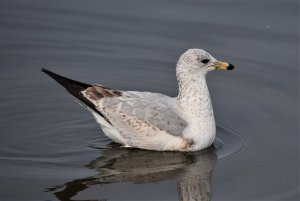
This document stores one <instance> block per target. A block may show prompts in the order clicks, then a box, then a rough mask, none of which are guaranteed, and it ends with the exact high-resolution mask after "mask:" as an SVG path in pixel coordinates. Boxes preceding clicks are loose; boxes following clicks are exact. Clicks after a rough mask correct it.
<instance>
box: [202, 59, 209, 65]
mask: <svg viewBox="0 0 300 201" xmlns="http://www.w3.org/2000/svg"><path fill="white" fill-rule="evenodd" d="M201 62H202V63H203V64H207V63H208V62H209V59H202V60H201Z"/></svg>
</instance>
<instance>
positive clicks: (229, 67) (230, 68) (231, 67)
mask: <svg viewBox="0 0 300 201" xmlns="http://www.w3.org/2000/svg"><path fill="white" fill-rule="evenodd" d="M227 70H235V67H234V65H232V64H229V65H228V66H227Z"/></svg>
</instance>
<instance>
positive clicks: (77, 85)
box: [41, 68, 106, 119]
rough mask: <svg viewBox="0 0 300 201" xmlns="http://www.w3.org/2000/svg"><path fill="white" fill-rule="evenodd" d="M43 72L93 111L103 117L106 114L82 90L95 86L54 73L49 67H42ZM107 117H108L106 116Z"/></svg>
mask: <svg viewBox="0 0 300 201" xmlns="http://www.w3.org/2000/svg"><path fill="white" fill-rule="evenodd" d="M41 71H42V72H44V73H46V74H47V75H49V76H50V77H51V78H53V79H54V80H55V81H57V82H58V83H59V84H60V85H62V86H63V87H64V88H65V89H66V90H67V91H68V92H69V93H70V94H72V95H73V96H75V97H76V98H78V99H79V100H80V101H81V102H83V103H84V104H85V105H86V106H87V107H89V108H91V109H92V110H93V111H95V112H96V113H97V114H99V115H100V116H102V117H103V118H105V117H104V115H103V114H102V113H100V112H99V111H98V110H97V109H96V107H95V105H94V104H93V103H92V102H91V101H90V100H89V99H88V98H87V97H85V96H84V95H83V94H82V93H81V92H82V91H84V90H86V89H87V88H89V87H93V85H91V84H86V83H82V82H78V81H75V80H71V79H69V78H66V77H63V76H61V75H58V74H56V73H53V72H51V71H49V70H47V69H44V68H42V69H41ZM105 119H106V118H105Z"/></svg>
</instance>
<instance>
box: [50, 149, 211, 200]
mask: <svg viewBox="0 0 300 201" xmlns="http://www.w3.org/2000/svg"><path fill="white" fill-rule="evenodd" d="M216 158H217V156H216V153H215V148H214V147H210V148H208V149H205V150H202V151H198V152H187V153H185V152H158V151H148V150H140V149H129V148H121V147H114V148H108V149H105V150H103V152H102V153H101V156H100V157H99V158H97V159H96V160H93V161H91V162H90V163H89V164H88V165H87V167H88V168H90V169H93V170H96V171H97V172H98V173H97V174H96V175H94V176H91V177H87V178H83V179H76V180H73V181H71V182H67V183H66V184H64V185H62V186H56V187H54V188H49V189H48V191H51V192H54V195H55V196H56V197H57V198H58V199H59V200H64V201H69V200H73V199H72V197H73V196H75V195H77V194H78V193H79V192H81V191H84V190H86V189H88V188H90V187H92V186H95V185H105V184H111V183H117V182H132V183H151V182H159V181H164V180H174V181H176V183H177V191H178V196H179V200H181V201H191V200H193V201H200V200H201V201H207V200H211V195H212V188H211V178H212V173H213V169H214V164H215V162H216ZM62 188H63V190H61V191H58V190H59V189H62ZM99 200H101V201H103V200H106V199H104V198H101V199H99Z"/></svg>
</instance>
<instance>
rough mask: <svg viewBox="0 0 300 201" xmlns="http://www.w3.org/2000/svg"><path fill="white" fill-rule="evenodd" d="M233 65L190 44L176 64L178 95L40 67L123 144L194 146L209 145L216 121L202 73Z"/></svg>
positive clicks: (161, 147) (170, 148) (165, 147)
mask: <svg viewBox="0 0 300 201" xmlns="http://www.w3.org/2000/svg"><path fill="white" fill-rule="evenodd" d="M214 69H224V70H233V69H234V66H233V65H231V64H229V63H226V62H221V61H218V60H216V59H215V58H214V57H212V56H211V55H210V54H209V53H207V52H206V51H204V50H202V49H189V50H187V51H186V52H185V53H183V54H182V55H181V56H180V58H179V60H178V62H177V65H176V77H177V80H178V85H179V93H178V96H177V97H169V96H166V95H163V94H159V93H151V92H138V91H120V90H114V89H110V88H108V87H105V86H102V85H98V84H86V83H81V82H78V81H75V80H71V79H68V78H65V77H62V76H60V75H57V74H55V73H53V72H51V71H49V70H46V69H42V71H43V72H45V73H46V74H48V75H49V76H50V77H52V78H53V79H55V80H56V81H57V82H58V83H60V84H61V85H62V86H63V87H65V88H66V90H67V91H69V92H70V93H71V94H72V95H74V96H75V97H76V98H78V99H79V100H80V101H82V102H83V103H84V104H85V105H86V106H87V108H88V109H89V110H90V111H91V112H92V114H93V115H94V117H95V119H96V121H97V122H98V123H99V124H100V126H101V127H102V130H103V132H104V133H105V135H107V136H108V137H110V138H111V139H112V140H114V141H115V142H118V143H121V144H123V145H124V146H126V147H136V148H141V149H149V150H158V151H165V150H168V151H197V150H201V149H205V148H207V147H209V146H210V145H211V144H212V143H213V141H214V139H215V136H216V124H215V118H214V113H213V108H212V104H211V100H210V95H209V91H208V88H207V84H206V74H207V73H208V72H210V71H212V70H214Z"/></svg>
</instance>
